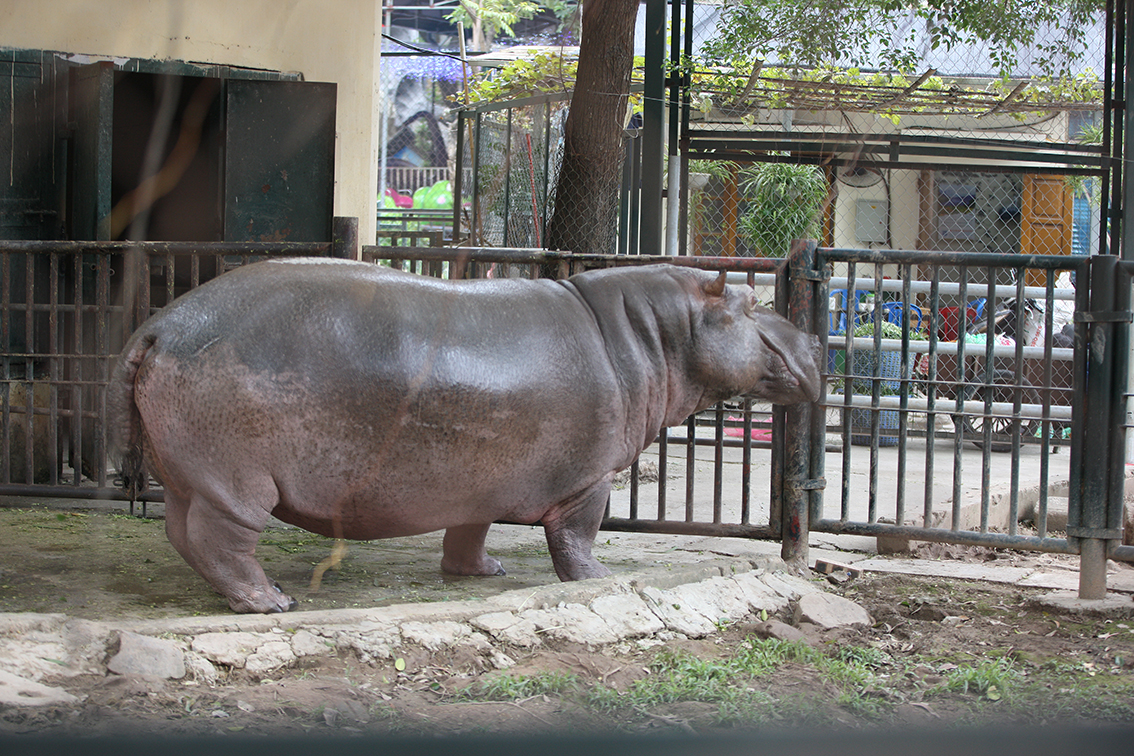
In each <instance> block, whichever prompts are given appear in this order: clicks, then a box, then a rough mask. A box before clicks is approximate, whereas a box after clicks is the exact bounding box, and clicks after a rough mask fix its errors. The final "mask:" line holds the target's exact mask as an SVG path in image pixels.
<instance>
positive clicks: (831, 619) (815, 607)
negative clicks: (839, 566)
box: [795, 593, 870, 630]
mask: <svg viewBox="0 0 1134 756" xmlns="http://www.w3.org/2000/svg"><path fill="white" fill-rule="evenodd" d="M795 621H796V623H797V624H798V623H801V622H810V623H811V624H813V625H817V626H818V627H821V628H824V629H826V630H830V629H832V628H836V627H846V626H854V625H869V624H870V615H869V614H867V613H866V610H865V609H863V608H862V607H861V606H859V605H858V604H856V603H854V602H853V601H851V600H849V599H845V598H843V597H842V596H835V595H832V594H829V593H809V594H807V595H805V596H800V598H799V602H798V603H797V604H796V606H795Z"/></svg>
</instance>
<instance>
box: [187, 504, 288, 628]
mask: <svg viewBox="0 0 1134 756" xmlns="http://www.w3.org/2000/svg"><path fill="white" fill-rule="evenodd" d="M234 507H239V505H234V504H233V503H229V502H225V503H222V504H216V503H214V502H213V501H212V500H211V499H210V498H209V497H207V496H205V495H204V494H202V493H200V492H197V491H194V492H192V493H190V494H188V495H187V496H179V495H176V494H175V495H173V496H171V495H170V492H169V491H168V490H167V492H166V535H167V536H168V537H169V541H170V543H172V544H173V546H174V548H175V549H177V551H178V553H180V554H181V556H182V557H183V558H184V559H185V561H186V562H188V563H189V566H191V567H192V568H193V569H194V570H196V571H197V572H198V573H199V574H200V575H201V577H203V578H205V580H207V581H208V582H209V583H210V584H211V585H212V586H213V587H214V588H216V589H217V591H219V592H220V593H221V594H222V595H224V596H225V597H226V598H227V599H228V605H229V606H230V607H231V608H232V610H233V611H234V612H261V613H270V612H286V611H288V610H290V609H294V608H295V607H296V606H297V605H298V602H296V600H295V599H293V598H291V597H290V596H288V595H286V594H284V593H283V591H282V590H281V589H280V587H279V585H278V584H277V583H274V582H272V581H270V580H268V578H267V577H266V576H265V575H264V570H263V568H261V567H260V563H259V562H257V561H256V556H255V552H256V543H257V541H258V540H259V538H260V533H261V532H262V531H263V530H264V526H265V525H267V522H268V517H269V516H270V511H271V510H270V509H268V510H264V509H263V507H259V506H254V505H253V506H249V505H247V504H245V505H244V506H243V507H239V508H238V509H237V508H234ZM237 511H240V512H241V515H240V516H238V515H237V514H236V512H237Z"/></svg>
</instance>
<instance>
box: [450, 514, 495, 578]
mask: <svg viewBox="0 0 1134 756" xmlns="http://www.w3.org/2000/svg"><path fill="white" fill-rule="evenodd" d="M488 528H489V526H488V525H458V526H457V527H452V528H449V529H448V530H446V531H445V541H444V546H443V549H444V555H443V556H442V557H441V569H442V570H443V571H445V572H447V573H449V574H450V575H505V574H507V573H506V572H504V568H503V567H502V566H500V562H499V561H498V560H496V559H493V558H492V557H490V556H489V555H488V553H487V552H486V551H485V550H484V539H485V537H486V536H487V535H488Z"/></svg>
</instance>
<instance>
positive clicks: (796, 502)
mask: <svg viewBox="0 0 1134 756" xmlns="http://www.w3.org/2000/svg"><path fill="white" fill-rule="evenodd" d="M817 247H818V244H817V243H816V242H815V241H814V240H811V239H797V240H795V241H794V242H792V250H791V254H790V255H789V256H788V260H787V265H786V269H787V276H788V319H789V320H790V321H791V322H792V323H793V324H794V325H795V326H796V327H797V328H799V329H801V330H803V331H804V332H805V333H811V332H812V322H811V321H812V312H813V308H814V302H815V295H814V288H815V285H814V281H813V280H812V279H813V278H814V277H815V276H814V268H815V250H816V248H817ZM811 412H812V407H811V405H810V404H806V403H804V404H793V405H792V406H790V407H788V408H787V413H786V415H787V421H786V424H785V425H786V427H785V431H786V432H785V434H784V474H783V508H782V516H783V527H782V530H781V547H780V556H781V557H782V558H783V560H784V561H785V562H787V563H788V565H789V566H790V567H792V568H794V569H796V570H799V571H804V570H806V569H807V567H808V555H807V540H808V531H809V523H810V520H809V512H810V498H811V494H810V491H811V490H812V489H813V488H814V486H813V485H811V468H812V466H811V430H812V429H811Z"/></svg>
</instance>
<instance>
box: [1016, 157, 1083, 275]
mask: <svg viewBox="0 0 1134 756" xmlns="http://www.w3.org/2000/svg"><path fill="white" fill-rule="evenodd" d="M1071 225H1072V224H1071V192H1070V191H1069V190H1068V189H1067V185H1066V183H1065V182H1064V180H1063V177H1062V176H1050V175H1037V174H1026V175H1025V176H1024V194H1023V203H1022V206H1021V216H1020V253H1021V254H1024V255H1069V254H1071ZM1025 282H1026V283H1027V285H1028V286H1045V285H1046V284H1047V276H1046V275H1045V273H1044V272H1043V271H1041V270H1029V271H1028V272H1027V275H1026V276H1025Z"/></svg>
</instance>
